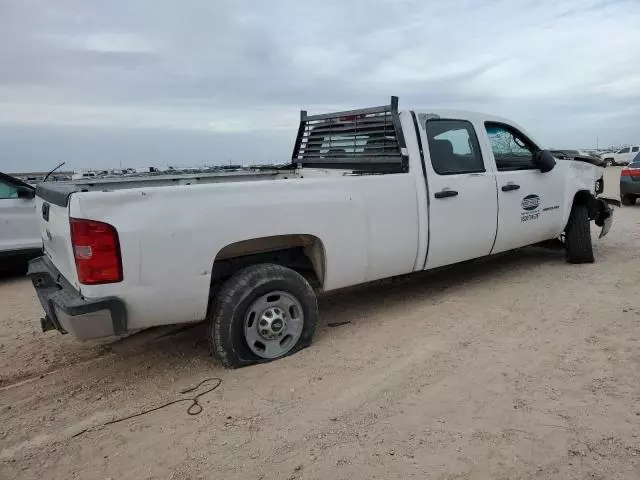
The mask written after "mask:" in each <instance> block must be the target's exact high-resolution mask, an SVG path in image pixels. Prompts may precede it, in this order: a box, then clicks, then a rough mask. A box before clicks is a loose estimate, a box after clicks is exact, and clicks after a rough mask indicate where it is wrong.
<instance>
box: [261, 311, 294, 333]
mask: <svg viewBox="0 0 640 480" xmlns="http://www.w3.org/2000/svg"><path fill="white" fill-rule="evenodd" d="M286 330H287V319H286V314H285V313H284V312H283V311H282V310H281V309H279V308H278V307H274V308H268V309H266V310H265V311H264V312H262V315H261V316H260V321H259V322H258V333H259V334H260V336H261V337H262V338H264V339H265V340H274V339H276V338H279V337H282V335H283V334H284V332H285V331H286Z"/></svg>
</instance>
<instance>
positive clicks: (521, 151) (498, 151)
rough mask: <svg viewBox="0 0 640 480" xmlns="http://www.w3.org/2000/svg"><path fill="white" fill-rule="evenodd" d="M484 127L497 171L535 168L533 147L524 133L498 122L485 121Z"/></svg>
mask: <svg viewBox="0 0 640 480" xmlns="http://www.w3.org/2000/svg"><path fill="white" fill-rule="evenodd" d="M485 127H486V129H487V135H488V137H489V142H490V143H491V150H492V151H493V156H494V158H495V160H496V167H497V169H498V171H509V170H530V169H535V168H537V167H536V166H535V165H534V163H533V153H534V151H535V147H534V146H533V145H532V144H531V141H530V140H528V139H527V138H526V137H525V136H524V135H522V134H521V133H520V132H518V131H517V130H515V129H514V128H512V127H509V126H507V125H501V124H499V123H486V124H485Z"/></svg>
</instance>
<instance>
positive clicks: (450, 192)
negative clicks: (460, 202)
mask: <svg viewBox="0 0 640 480" xmlns="http://www.w3.org/2000/svg"><path fill="white" fill-rule="evenodd" d="M457 195H458V192H456V191H455V190H442V191H440V192H436V193H435V194H434V195H433V196H434V197H436V198H448V197H455V196H457Z"/></svg>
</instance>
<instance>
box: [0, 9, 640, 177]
mask: <svg viewBox="0 0 640 480" xmlns="http://www.w3.org/2000/svg"><path fill="white" fill-rule="evenodd" d="M390 95H398V96H399V97H400V108H401V109H402V108H407V109H409V108H420V107H422V108H429V107H433V108H435V107H444V108H457V109H465V110H476V111H482V112H486V113H491V114H496V115H502V116H505V117H509V118H511V119H513V120H515V121H516V122H518V123H520V124H521V125H523V126H525V127H526V128H527V130H529V131H530V132H531V133H532V134H533V135H534V136H535V137H536V138H537V139H538V140H539V141H541V142H542V143H543V144H544V145H545V146H548V147H556V148H561V147H565V148H569V147H574V148H575V147H582V148H589V147H591V148H592V147H595V144H596V137H599V143H600V146H603V145H604V146H606V145H610V144H618V143H633V142H637V143H640V2H639V1H638V0H617V1H611V0H553V1H545V0H533V1H528V0H508V1H491V0H477V1H476V0H459V1H458V0H447V1H428V0H417V1H413V0H337V1H336V0H305V1H301V0H269V1H261V0H260V1H259V0H253V1H243V0H227V1H221V0H218V1H215V0H182V1H169V0H109V1H103V2H86V1H83V0H77V1H73V0H55V1H54V0H0V170H4V171H25V170H38V169H46V168H47V167H52V166H54V165H55V164H56V163H57V162H59V161H64V160H66V161H67V162H68V166H70V167H71V168H76V169H78V168H82V167H94V166H96V167H97V166H101V167H112V166H118V165H120V164H121V163H122V164H123V165H126V166H148V165H166V164H170V165H200V164H203V163H205V164H215V163H228V162H230V161H232V162H233V163H255V162H278V161H286V160H287V159H288V158H290V155H291V149H292V145H293V140H294V137H295V133H296V129H297V120H298V115H299V110H300V109H301V108H305V109H308V110H309V111H311V112H322V111H326V110H332V109H343V108H352V107H360V106H372V105H379V104H383V103H387V102H388V97H389V96H390Z"/></svg>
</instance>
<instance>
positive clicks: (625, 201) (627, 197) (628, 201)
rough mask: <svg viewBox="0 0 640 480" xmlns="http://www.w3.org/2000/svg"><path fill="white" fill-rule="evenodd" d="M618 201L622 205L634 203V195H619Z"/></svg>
mask: <svg viewBox="0 0 640 480" xmlns="http://www.w3.org/2000/svg"><path fill="white" fill-rule="evenodd" d="M620 201H621V202H622V204H623V205H627V206H629V205H635V204H636V197H634V196H633V195H620Z"/></svg>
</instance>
